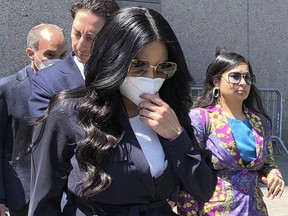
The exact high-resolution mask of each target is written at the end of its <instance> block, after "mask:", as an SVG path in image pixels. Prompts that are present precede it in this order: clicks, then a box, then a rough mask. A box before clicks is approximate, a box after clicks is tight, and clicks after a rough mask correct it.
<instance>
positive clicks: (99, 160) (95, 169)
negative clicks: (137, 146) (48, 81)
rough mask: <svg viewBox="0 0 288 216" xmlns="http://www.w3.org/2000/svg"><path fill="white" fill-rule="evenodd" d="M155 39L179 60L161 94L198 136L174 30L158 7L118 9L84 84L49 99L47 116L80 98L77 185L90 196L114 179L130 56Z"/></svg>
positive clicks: (103, 33)
mask: <svg viewBox="0 0 288 216" xmlns="http://www.w3.org/2000/svg"><path fill="white" fill-rule="evenodd" d="M153 41H159V42H161V43H163V44H165V45H166V47H167V48H168V61H173V62H176V63H177V65H178V67H177V68H178V69H177V71H176V73H175V74H174V76H172V77H171V78H169V79H167V80H165V82H164V84H163V86H162V87H161V89H160V91H159V94H160V97H161V98H162V99H163V100H164V101H165V102H167V103H168V104H169V105H170V106H171V107H172V108H173V109H174V111H175V113H176V115H177V117H178V119H179V121H180V123H181V124H182V126H183V127H184V128H185V129H186V130H187V132H188V134H189V135H190V137H191V139H194V135H193V129H192V127H191V123H190V119H189V117H188V112H189V109H190V108H191V106H192V100H191V97H190V84H191V82H193V79H192V77H191V76H190V74H189V71H188V68H187V65H186V62H185V58H184V55H183V52H182V49H181V47H180V44H179V42H178V40H177V38H176V36H175V34H174V32H173V30H172V29H171V27H170V25H169V24H168V22H167V21H166V20H165V19H164V18H163V17H162V16H161V15H160V14H159V13H158V12H156V11H154V10H151V9H147V8H144V7H130V8H123V9H121V10H119V11H118V12H116V13H115V14H114V15H113V16H111V17H110V18H108V19H107V23H106V24H105V25H104V27H103V28H102V30H101V31H100V33H99V34H98V36H97V38H96V40H95V41H94V44H93V52H92V55H91V57H90V59H89V61H88V62H87V65H86V67H85V76H86V79H85V85H84V86H80V87H79V88H76V89H74V90H71V91H64V92H61V93H59V94H58V95H56V96H55V97H54V98H53V99H52V100H51V101H50V103H49V107H48V110H47V113H46V114H45V115H46V116H44V118H43V119H45V118H46V117H47V114H49V110H51V108H52V107H53V106H54V104H55V103H61V102H62V101H67V99H68V100H70V101H78V102H77V103H78V104H79V106H78V107H77V106H75V107H77V108H75V109H76V113H77V114H76V115H77V119H78V121H79V123H80V125H81V126H82V127H83V129H84V133H85V134H84V137H83V139H82V140H81V141H80V143H79V144H78V146H77V148H76V159H77V161H78V164H79V166H80V168H81V170H83V171H84V173H85V178H84V179H83V181H82V182H81V183H80V185H79V187H78V188H80V191H81V193H83V195H85V196H87V197H92V196H94V195H96V194H97V193H99V192H101V191H103V190H105V189H106V188H107V187H108V186H109V185H110V183H111V178H110V176H109V174H107V173H106V172H105V169H104V163H105V158H106V156H107V155H108V154H109V152H110V151H111V150H112V149H113V148H115V147H116V146H117V144H118V143H119V141H120V139H121V137H122V136H123V133H124V128H121V126H120V124H119V122H118V121H119V120H117V118H116V116H115V112H114V111H113V110H115V107H119V101H120V102H121V98H122V97H121V93H120V91H119V87H120V85H121V83H122V82H123V80H124V78H125V77H126V75H127V72H128V69H129V65H130V63H131V61H132V59H133V58H134V57H135V56H136V55H137V54H138V53H139V51H140V50H141V49H142V48H143V47H144V46H145V45H146V44H148V43H151V42H153ZM63 99H66V100H63ZM71 103H73V102H71ZM43 119H42V120H43ZM111 122H113V124H111ZM113 125H114V126H113Z"/></svg>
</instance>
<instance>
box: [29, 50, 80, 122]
mask: <svg viewBox="0 0 288 216" xmlns="http://www.w3.org/2000/svg"><path fill="white" fill-rule="evenodd" d="M73 56H74V54H73V52H71V53H70V54H69V55H68V56H67V57H66V58H65V59H63V60H62V61H60V62H57V63H56V64H53V65H51V66H50V67H47V68H44V69H43V70H40V71H38V73H37V74H36V75H35V76H34V77H33V79H32V84H31V89H32V95H31V97H30V99H29V110H30V115H31V117H32V118H38V117H40V116H42V115H43V112H44V111H45V109H46V108H47V106H48V103H49V101H50V99H51V98H52V97H53V96H54V95H55V94H57V93H58V92H60V91H63V90H66V89H73V88H75V87H78V86H79V85H81V84H82V83H83V81H84V79H83V77H82V75H81V72H80V71H79V68H78V67H77V65H76V63H75V61H74V60H73Z"/></svg>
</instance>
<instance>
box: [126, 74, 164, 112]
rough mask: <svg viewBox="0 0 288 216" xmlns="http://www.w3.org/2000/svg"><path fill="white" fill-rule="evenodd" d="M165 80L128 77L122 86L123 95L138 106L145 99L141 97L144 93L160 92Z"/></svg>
mask: <svg viewBox="0 0 288 216" xmlns="http://www.w3.org/2000/svg"><path fill="white" fill-rule="evenodd" d="M164 81H165V79H162V78H155V79H151V78H148V77H131V76H128V77H126V78H125V79H124V81H123V83H122V84H121V86H120V91H121V93H122V95H124V96H125V97H126V98H128V99H129V100H131V101H132V102H133V103H135V104H136V105H137V106H138V105H139V103H141V102H143V101H144V99H142V98H140V97H139V96H140V95H141V94H143V93H151V94H155V93H156V92H158V91H159V89H160V88H161V86H162V84H163V83H164Z"/></svg>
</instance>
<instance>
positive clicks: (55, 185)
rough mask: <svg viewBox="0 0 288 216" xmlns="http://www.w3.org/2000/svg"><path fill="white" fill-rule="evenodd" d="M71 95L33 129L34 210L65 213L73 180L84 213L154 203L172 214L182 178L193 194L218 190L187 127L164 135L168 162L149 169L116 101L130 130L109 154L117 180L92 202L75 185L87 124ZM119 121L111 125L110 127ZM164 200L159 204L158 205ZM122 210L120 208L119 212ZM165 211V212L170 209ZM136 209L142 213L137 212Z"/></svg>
mask: <svg viewBox="0 0 288 216" xmlns="http://www.w3.org/2000/svg"><path fill="white" fill-rule="evenodd" d="M74 106H76V107H77V105H75V104H71V101H66V100H63V101H61V104H57V105H56V106H55V107H54V108H53V109H52V111H51V113H50V115H49V117H48V119H47V120H46V122H45V123H43V124H40V125H38V126H37V127H36V128H35V130H34V134H33V151H32V158H33V160H32V161H33V163H32V164H33V165H32V166H33V168H32V185H31V187H32V190H31V191H32V194H31V201H30V206H29V215H30V216H48V215H49V216H50V215H55V216H56V215H60V214H61V213H60V205H59V203H60V201H61V196H62V191H63V190H64V189H65V186H66V183H67V182H68V184H67V185H68V197H69V201H68V204H69V205H72V206H76V207H77V208H78V209H77V213H76V215H77V216H80V215H91V216H92V215H93V211H94V212H95V213H96V215H99V216H101V215H104V214H103V213H101V211H100V209H102V210H103V211H104V212H106V214H107V215H109V216H112V215H121V216H124V215H125V216H126V215H132V216H135V215H137V214H139V211H141V209H142V210H143V209H144V210H143V211H145V209H146V210H147V208H150V207H151V204H152V203H153V204H152V205H155V206H154V208H153V209H150V213H151V215H153V216H156V215H157V216H160V215H161V216H164V215H171V214H172V211H171V208H170V210H167V202H166V200H167V199H170V198H171V195H172V194H173V193H174V192H175V191H176V190H177V188H178V186H179V184H180V183H181V184H183V185H184V187H185V189H186V190H187V191H189V192H190V193H191V194H192V195H193V197H196V198H197V199H198V200H199V201H200V200H201V201H208V200H209V199H210V197H211V196H212V194H213V192H214V187H215V185H216V176H215V174H214V172H213V171H212V170H211V169H210V167H209V166H208V165H207V164H206V162H205V158H204V157H201V155H200V153H199V150H198V146H197V144H196V145H195V144H193V143H192V142H191V140H190V138H189V136H188V135H187V133H186V132H185V131H183V133H182V134H181V135H180V136H179V137H178V138H177V139H175V140H173V141H169V140H165V139H162V138H161V137H160V142H161V144H162V146H163V149H164V152H165V156H166V159H167V161H168V166H167V168H166V169H165V171H164V173H163V174H162V175H161V176H160V177H159V178H157V179H155V178H153V177H152V176H151V174H150V170H149V164H148V162H147V160H146V158H145V156H144V153H143V151H142V149H141V146H140V144H139V143H138V141H137V139H136V137H135V135H134V132H133V130H132V128H131V126H130V123H129V120H128V118H127V117H126V114H125V112H124V110H123V108H122V106H119V107H117V109H116V110H115V112H116V111H117V112H116V113H117V119H118V120H119V122H120V124H121V125H120V127H123V128H124V129H125V135H124V137H123V138H122V139H121V141H120V143H119V144H118V145H117V147H116V148H115V149H114V150H113V151H112V152H111V153H110V154H109V156H108V158H107V159H106V160H105V165H104V167H105V171H106V172H107V173H109V174H110V176H111V178H112V184H111V185H110V186H109V187H108V188H107V189H106V190H105V191H103V192H101V193H100V194H98V195H96V196H94V197H93V198H92V200H93V204H92V205H91V206H89V205H88V203H86V202H85V200H84V199H83V197H82V195H81V194H79V192H78V191H77V189H76V187H77V185H78V182H79V181H80V180H81V179H83V172H81V171H80V169H79V166H78V163H77V161H76V159H75V155H74V150H75V148H76V147H77V143H78V142H79V140H81V138H82V137H83V129H82V128H81V127H79V122H78V121H77V120H76V117H75V113H74V111H73V107H74ZM114 125H115V124H114V123H111V125H107V127H108V128H109V129H110V130H111V129H113V128H115V126H114ZM159 203H162V206H161V207H159V208H157V205H159ZM120 212H121V213H120ZM165 212H166V213H165ZM136 213H137V214H136Z"/></svg>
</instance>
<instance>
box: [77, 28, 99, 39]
mask: <svg viewBox="0 0 288 216" xmlns="http://www.w3.org/2000/svg"><path fill="white" fill-rule="evenodd" d="M72 29H73V30H74V31H76V32H79V33H80V34H81V35H82V33H81V32H80V31H79V30H78V29H76V28H75V27H74V26H73V27H72ZM98 33H99V32H97V33H96V32H91V31H90V32H87V33H86V35H88V36H92V37H96V36H97V34H98Z"/></svg>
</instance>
